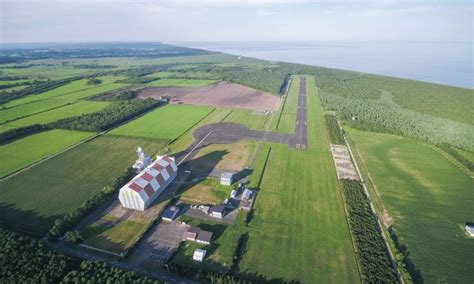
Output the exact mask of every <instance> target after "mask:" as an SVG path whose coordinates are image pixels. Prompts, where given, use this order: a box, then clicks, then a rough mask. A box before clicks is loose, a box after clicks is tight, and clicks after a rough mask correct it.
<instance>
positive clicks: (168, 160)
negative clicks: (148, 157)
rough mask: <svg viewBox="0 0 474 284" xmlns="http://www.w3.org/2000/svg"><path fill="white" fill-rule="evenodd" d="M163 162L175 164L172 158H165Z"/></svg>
mask: <svg viewBox="0 0 474 284" xmlns="http://www.w3.org/2000/svg"><path fill="white" fill-rule="evenodd" d="M163 160H165V161H167V162H168V163H171V162H173V160H171V158H170V157H163Z"/></svg>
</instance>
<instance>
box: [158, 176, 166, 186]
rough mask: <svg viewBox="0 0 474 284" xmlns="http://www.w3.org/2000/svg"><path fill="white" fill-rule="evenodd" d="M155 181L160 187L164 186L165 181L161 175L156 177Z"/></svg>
mask: <svg viewBox="0 0 474 284" xmlns="http://www.w3.org/2000/svg"><path fill="white" fill-rule="evenodd" d="M156 181H157V182H158V184H159V185H160V186H163V185H164V184H165V179H164V178H163V176H162V175H161V173H160V174H158V175H157V176H156Z"/></svg>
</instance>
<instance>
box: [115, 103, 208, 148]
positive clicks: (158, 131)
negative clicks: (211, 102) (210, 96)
mask: <svg viewBox="0 0 474 284" xmlns="http://www.w3.org/2000/svg"><path fill="white" fill-rule="evenodd" d="M152 101H153V100H152ZM213 110H214V109H213V108H212V107H204V106H191V105H167V106H164V107H160V108H158V109H156V110H154V111H153V112H150V113H148V114H146V115H144V116H142V117H140V118H138V119H136V120H134V121H131V122H129V123H127V124H125V125H122V126H120V127H118V128H116V129H114V130H112V131H111V132H110V134H114V135H123V136H131V137H145V138H154V139H164V140H173V139H176V138H177V137H178V136H180V135H181V134H182V133H184V132H185V131H186V130H188V129H189V128H191V127H193V126H194V125H195V124H196V123H198V122H199V121H200V120H201V119H203V118H204V117H206V116H207V115H208V114H209V113H210V112H212V111H213Z"/></svg>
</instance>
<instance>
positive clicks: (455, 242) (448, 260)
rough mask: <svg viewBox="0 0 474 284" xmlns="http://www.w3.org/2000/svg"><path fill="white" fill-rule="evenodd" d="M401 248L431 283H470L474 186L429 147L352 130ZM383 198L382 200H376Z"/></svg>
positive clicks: (473, 253) (472, 276) (473, 260)
mask: <svg viewBox="0 0 474 284" xmlns="http://www.w3.org/2000/svg"><path fill="white" fill-rule="evenodd" d="M349 133H350V136H351V138H352V140H353V141H354V144H355V146H356V153H357V154H358V157H359V158H361V159H360V161H361V163H360V164H361V166H362V168H363V169H364V170H365V172H366V173H368V176H367V177H366V179H368V181H369V182H370V184H373V185H374V187H372V189H373V188H375V189H376V191H377V193H378V194H377V193H376V192H372V194H371V195H372V197H373V198H374V200H375V201H376V202H378V206H377V207H381V206H382V205H383V207H384V208H385V209H386V210H387V212H388V214H389V216H390V217H391V219H392V220H393V227H394V228H395V229H396V230H397V232H398V235H399V237H400V239H401V242H402V243H404V244H405V245H407V247H408V250H409V251H410V253H411V256H412V257H413V260H414V263H415V265H416V267H417V268H418V269H420V270H421V274H422V276H423V278H424V280H425V282H427V283H436V282H445V283H468V282H471V281H472V279H474V273H473V270H472V263H474V242H473V240H472V239H468V238H467V237H466V235H465V233H464V231H463V227H464V224H465V223H466V222H472V220H474V211H473V210H472V204H473V203H474V195H473V194H472V189H473V188H474V182H473V180H472V178H470V177H469V176H468V175H467V174H465V173H464V172H462V171H461V170H460V169H459V168H457V167H456V166H455V165H454V164H452V163H451V162H450V161H448V160H447V159H446V158H445V157H444V156H443V155H442V154H441V153H440V152H438V151H436V150H435V149H433V148H432V147H430V146H427V145H426V144H422V143H420V142H416V141H414V140H410V139H407V138H402V137H399V136H393V135H386V134H376V133H370V132H363V131H356V130H353V129H349ZM376 197H379V198H376Z"/></svg>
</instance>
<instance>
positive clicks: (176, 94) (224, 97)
mask: <svg viewBox="0 0 474 284" xmlns="http://www.w3.org/2000/svg"><path fill="white" fill-rule="evenodd" d="M166 80H168V79H166ZM169 80H171V79H169ZM160 81H161V80H160ZM163 96H164V97H170V98H171V101H172V102H175V103H184V104H190V105H208V106H218V107H224V108H239V109H250V110H256V111H265V110H270V111H274V110H277V108H278V103H279V102H280V98H279V97H277V96H274V95H271V94H269V93H266V92H262V91H259V90H256V89H253V88H250V87H247V86H244V85H240V84H234V83H228V82H218V83H215V84H210V85H207V86H201V87H184V86H183V87H180V86H178V85H174V86H171V87H157V88H145V89H143V90H141V91H140V93H139V97H140V98H142V99H146V98H159V97H163ZM293 120H294V119H293Z"/></svg>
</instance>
